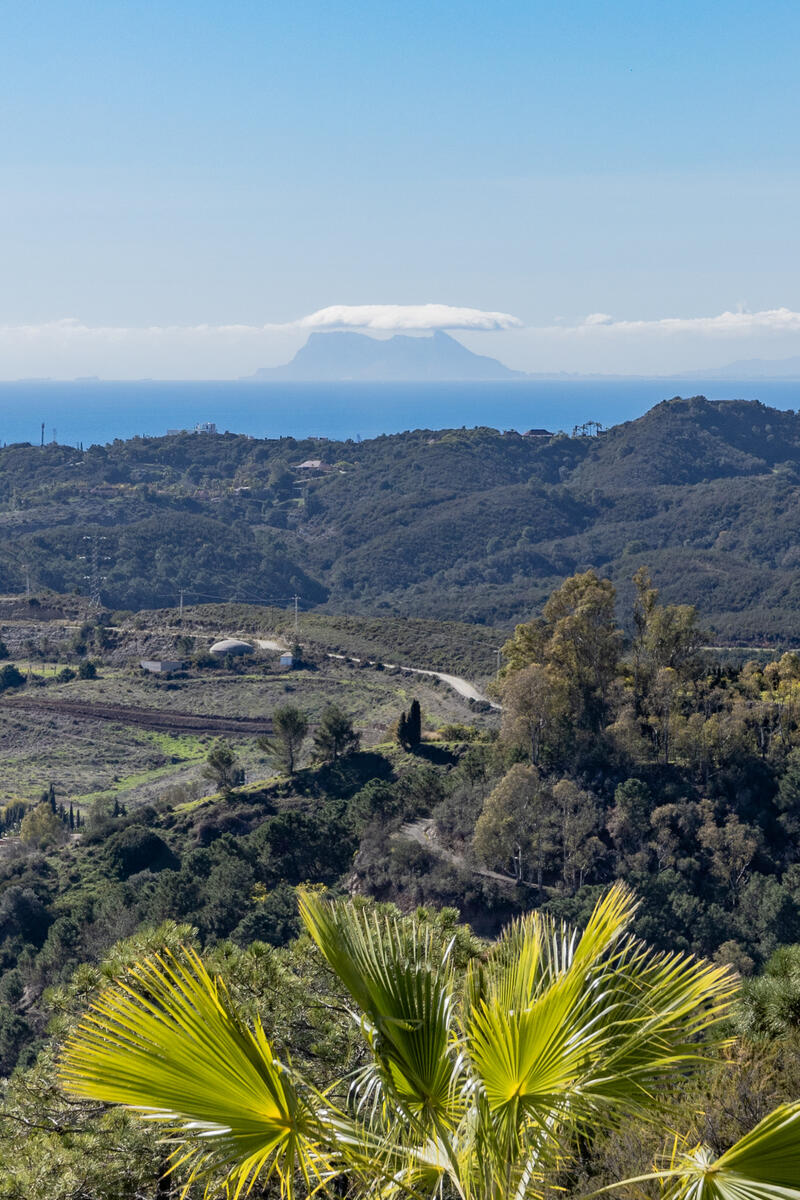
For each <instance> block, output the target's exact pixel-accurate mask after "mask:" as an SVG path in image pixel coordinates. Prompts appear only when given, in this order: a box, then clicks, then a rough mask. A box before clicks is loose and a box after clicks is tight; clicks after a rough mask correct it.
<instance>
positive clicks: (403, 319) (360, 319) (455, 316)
mask: <svg viewBox="0 0 800 1200" xmlns="http://www.w3.org/2000/svg"><path fill="white" fill-rule="evenodd" d="M297 325H298V326H299V327H300V328H301V329H372V330H375V331H380V332H392V333H396V332H399V331H404V330H434V329H471V330H498V329H521V328H522V321H520V320H519V319H518V318H517V317H512V316H511V314H510V313H502V312H483V311H482V310H481V309H479V308H455V307H453V305H450V304H332V305H331V306H330V307H329V308H321V309H319V310H318V311H317V312H315V313H311V315H310V316H308V317H301V318H300V320H299V321H297Z"/></svg>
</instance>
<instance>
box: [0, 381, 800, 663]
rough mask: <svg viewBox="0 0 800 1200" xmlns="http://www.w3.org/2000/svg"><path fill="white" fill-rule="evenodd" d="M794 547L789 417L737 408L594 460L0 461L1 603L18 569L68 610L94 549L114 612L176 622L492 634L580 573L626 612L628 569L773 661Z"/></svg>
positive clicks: (796, 501) (248, 442) (536, 450)
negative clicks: (313, 621)
mask: <svg viewBox="0 0 800 1200" xmlns="http://www.w3.org/2000/svg"><path fill="white" fill-rule="evenodd" d="M531 423H532V424H535V423H536V419H535V413H531ZM309 463H310V464H312V465H310V466H309V465H304V464H309ZM313 464H319V465H313ZM95 535H97V536H98V538H99V537H101V536H102V537H103V538H104V539H105V540H104V541H102V542H99V541H98V542H97V543H94V542H92V541H87V538H93V537H94V536H95ZM798 541H800V416H798V415H797V414H795V413H793V412H791V411H789V412H779V411H777V410H774V409H769V408H766V407H764V406H763V405H761V404H759V403H758V402H745V401H731V402H709V401H707V400H705V399H703V398H702V397H698V398H694V399H691V400H680V399H676V400H671V401H666V402H664V403H663V404H659V405H658V406H657V407H656V408H654V409H652V410H651V411H650V412H649V413H647V414H646V415H645V416H643V417H642V418H640V419H639V420H637V421H633V422H629V423H627V424H624V425H620V426H617V427H615V428H614V429H611V430H609V431H607V432H606V433H604V434H602V435H601V436H600V437H596V438H590V437H574V438H573V437H567V436H565V435H559V436H555V437H552V438H532V437H524V436H522V435H520V434H518V433H501V432H498V431H497V430H493V429H485V428H479V429H472V430H468V429H460V430H444V431H430V430H416V431H414V432H409V433H404V434H398V435H393V436H387V437H380V438H376V439H374V440H372V441H368V442H361V443H356V442H332V441H326V440H306V441H302V442H298V441H295V440H294V439H292V438H282V439H278V440H271V441H269V440H264V441H262V440H257V439H253V438H248V437H242V436H235V435H233V434H225V435H220V436H204V435H191V434H181V435H178V436H173V437H165V438H152V439H150V438H135V439H133V440H131V441H127V442H121V441H115V442H114V443H112V444H111V445H108V446H92V447H90V448H88V449H87V450H86V451H85V452H83V451H80V450H76V449H74V448H70V447H64V446H56V445H49V446H44V447H41V448H40V447H32V446H28V445H18V446H8V447H6V448H4V449H3V450H2V451H0V571H2V576H3V588H2V590H4V591H21V590H22V589H23V588H24V586H25V578H26V577H25V564H27V566H28V570H29V572H30V578H31V583H32V587H33V588H34V589H36V588H40V587H50V588H53V589H55V590H57V591H61V592H64V591H71V590H73V589H81V590H86V589H87V587H88V586H89V582H90V581H89V580H87V575H90V574H91V564H90V561H89V560H90V557H91V552H92V551H93V549H94V550H96V552H97V556H98V566H97V570H96V572H95V574H96V575H97V576H98V580H99V583H100V589H101V594H102V598H103V601H104V603H106V604H107V605H108V606H110V607H112V608H116V609H137V608H140V607H158V606H165V605H172V604H174V603H175V602H176V600H177V597H178V591H179V589H180V588H185V589H186V595H187V597H188V599H190V600H191V601H192V602H195V603H197V602H201V601H203V600H206V599H225V600H229V599H241V600H258V601H262V602H264V603H269V602H272V601H278V602H279V603H281V604H282V603H285V602H286V601H288V598H289V597H291V596H293V595H295V594H298V595H299V596H300V597H301V601H302V604H303V607H306V608H308V607H312V606H316V605H326V606H327V608H328V609H329V610H331V611H334V612H342V613H354V612H361V613H376V614H380V613H383V614H391V613H396V614H400V615H411V616H418V617H438V618H447V619H452V620H462V621H464V620H466V621H472V622H480V623H486V624H490V625H501V626H502V625H509V624H510V623H511V622H512V621H514V620H518V619H522V618H525V617H527V616H529V615H530V613H531V612H532V611H534V610H536V608H537V607H538V606H539V605H540V604H541V603H542V602H543V600H544V598H545V596H546V595H547V594H548V592H549V591H551V590H552V588H553V587H555V586H557V584H558V582H559V581H560V580H561V579H563V578H564V577H565V576H567V575H569V574H571V573H573V572H575V571H579V570H585V569H587V568H588V567H590V566H591V567H595V568H596V569H598V570H599V571H600V572H601V573H602V574H604V575H607V576H608V577H609V578H611V579H612V580H613V581H614V582H615V583H616V584H618V585H619V586H620V589H621V594H622V596H623V598H630V584H629V582H628V581H629V580H630V577H631V576H632V575H633V573H634V571H635V570H636V568H637V567H638V566H639V565H641V563H643V562H646V563H647V564H648V565H649V567H650V569H651V571H652V573H653V577H654V581H655V582H656V584H657V585H658V586H659V587H660V588H661V591H662V594H663V596H664V598H665V599H667V600H669V601H677V600H681V601H684V602H687V603H693V604H696V605H697V607H698V609H699V611H700V614H701V617H702V618H703V620H704V621H705V622H706V624H707V626H708V627H709V628H710V629H711V630H712V631H713V632H714V633H715V635H716V636H717V638H718V639H719V640H720V641H723V642H730V641H743V642H748V643H751V644H758V643H760V642H762V641H763V642H765V643H780V642H787V641H791V640H793V639H794V638H795V637H796V629H797V622H798V616H800V584H798V582H797V566H798V563H799V562H800V548H798Z"/></svg>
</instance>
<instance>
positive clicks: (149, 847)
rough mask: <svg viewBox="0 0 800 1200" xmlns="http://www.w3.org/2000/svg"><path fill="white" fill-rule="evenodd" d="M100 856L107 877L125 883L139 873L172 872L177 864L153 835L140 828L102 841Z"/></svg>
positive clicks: (163, 844) (161, 842) (112, 835)
mask: <svg viewBox="0 0 800 1200" xmlns="http://www.w3.org/2000/svg"><path fill="white" fill-rule="evenodd" d="M103 855H104V858H105V860H106V863H107V864H108V870H109V873H110V874H111V875H114V876H115V877H116V878H117V879H127V878H128V876H129V875H135V874H137V873H138V872H139V871H144V870H150V871H164V870H166V869H167V868H170V869H175V868H176V867H177V865H178V860H177V858H176V857H175V855H174V854H173V853H172V851H171V850H170V848H169V846H168V845H167V843H166V842H165V841H163V839H162V838H160V837H159V836H158V834H157V833H153V831H152V830H151V829H145V828H144V826H142V825H129V826H128V828H127V829H121V830H120V831H119V832H118V833H112V834H111V836H110V837H109V838H108V840H107V841H106V844H105V847H104V850H103Z"/></svg>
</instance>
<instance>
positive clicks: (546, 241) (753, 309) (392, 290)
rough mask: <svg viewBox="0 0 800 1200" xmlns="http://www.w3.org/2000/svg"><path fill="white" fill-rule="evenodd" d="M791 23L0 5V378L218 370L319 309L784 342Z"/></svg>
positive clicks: (543, 360) (752, 14) (276, 344)
mask: <svg viewBox="0 0 800 1200" xmlns="http://www.w3.org/2000/svg"><path fill="white" fill-rule="evenodd" d="M798 45H800V6H798V5H796V4H794V3H793V4H789V3H775V2H770V0H767V2H766V3H763V4H761V5H760V6H756V5H755V4H753V3H752V2H750V3H727V4H718V3H709V2H702V0H701V2H700V3H697V2H695V3H693V4H688V3H682V2H678V3H676V2H674V0H671V2H670V3H669V4H661V5H650V4H642V3H641V2H640V3H637V4H633V3H618V2H614V3H605V4H604V3H593V4H589V3H572V4H570V3H562V4H558V5H556V4H542V3H536V2H531V0H528V2H527V3H521V2H516V0H495V2H494V3H492V4H487V3H482V4H477V3H473V2H471V0H462V2H461V3H458V4H454V3H443V2H437V0H429V2H428V3H425V4H421V3H403V4H400V3H383V2H381V0H377V2H376V3H373V4H371V5H367V4H343V3H335V2H330V3H327V4H322V3H306V2H304V0H293V3H291V4H290V3H280V4H279V3H273V2H270V0H261V2H260V3H241V2H237V0H229V2H228V3H225V4H222V3H216V4H212V3H207V2H203V0H196V2H195V3H192V4H188V3H184V2H183V0H169V2H168V3H164V2H163V0H162V2H161V3H158V4H157V3H151V2H149V0H146V2H139V3H134V2H132V0H115V2H113V3H109V2H108V0H104V2H103V3H97V2H92V3H77V2H73V0H9V2H8V3H6V5H5V6H4V9H3V23H2V33H1V34H0V278H2V283H3V286H2V289H0V376H2V377H5V378H8V377H16V376H19V375H48V374H53V375H65V376H71V375H75V374H86V373H97V374H101V375H106V376H119V377H122V376H126V375H128V376H129V375H134V376H136V375H155V374H158V375H162V376H164V377H167V376H183V377H191V376H200V377H202V376H212V377H213V376H228V375H234V376H235V375H238V374H244V373H247V371H249V370H251V369H253V368H254V367H255V366H258V365H261V364H266V363H270V362H279V361H282V360H283V359H285V358H286V356H287V354H288V353H290V352H291V351H292V350H293V348H295V347H296V346H297V345H299V344H300V343H301V342H302V341H303V340H304V337H305V336H306V333H305V331H304V330H303V329H302V328H300V327H298V326H296V325H295V324H294V322H296V321H298V319H300V318H303V317H307V316H308V314H310V313H313V312H315V311H316V310H318V309H321V308H323V307H326V306H328V305H371V304H386V305H423V304H429V303H437V304H446V305H454V306H468V307H472V308H476V309H480V310H490V311H492V312H500V313H508V314H511V315H513V316H514V317H515V318H517V319H518V321H519V322H520V323H521V328H515V329H502V330H499V331H496V332H491V333H470V332H461V333H459V334H458V336H460V337H463V339H464V340H465V342H466V343H467V344H469V345H470V346H471V347H472V348H474V349H478V350H480V351H482V352H484V353H493V354H497V355H498V356H500V357H502V358H504V359H505V360H506V361H508V362H510V363H511V364H512V365H514V366H518V367H523V368H525V369H529V370H553V369H563V370H615V371H617V370H623V371H624V370H630V371H649V370H653V371H662V370H670V369H674V370H680V369H684V368H689V367H692V366H704V365H715V364H717V363H721V362H726V361H730V360H731V359H735V358H740V357H749V356H751V355H763V356H764V357H781V356H784V355H789V354H798V353H800V317H799V316H797V314H798V313H800V272H799V271H798V249H799V248H800V247H799V243H800V233H798V221H797V214H798V212H800V164H799V162H798V137H799V136H800V135H799V134H798V122H797V112H798V100H799V99H800V96H799V95H798V93H799V92H800V80H799V78H798V72H797V66H796V60H797V49H798ZM737 309H740V310H742V312H743V314H745V315H746V314H755V318H754V319H753V320H749V319H741V318H740V319H738V320H734V321H724V320H723V321H721V322H720V321H719V320H717V323H716V324H715V323H714V320H715V319H718V318H719V317H720V314H723V313H726V312H735V311H736V310H737ZM782 309H785V310H787V311H788V314H789V316H786V315H784V316H780V317H774V318H773V317H770V315H769V314H772V313H774V312H775V310H782ZM598 313H600V314H605V316H604V317H603V319H602V320H600V319H596V320H594V321H593V322H590V324H589V325H587V324H586V318H587V317H588V316H589V315H590V314H598ZM608 318H610V320H609V319H608ZM664 318H676V319H677V321H678V323H677V324H676V325H671V326H664V324H663V320H664ZM65 319H70V323H69V324H63V322H64V321H65ZM232 327H237V328H232ZM239 327H241V328H239Z"/></svg>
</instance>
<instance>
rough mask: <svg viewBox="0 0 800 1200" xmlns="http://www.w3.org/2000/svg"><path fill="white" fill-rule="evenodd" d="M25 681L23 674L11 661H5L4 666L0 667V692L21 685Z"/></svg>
mask: <svg viewBox="0 0 800 1200" xmlns="http://www.w3.org/2000/svg"><path fill="white" fill-rule="evenodd" d="M24 682H25V676H24V675H22V674H21V673H20V672H19V671H18V670H17V668H16V667H15V666H14V664H13V663H6V665H5V666H4V667H0V692H4V691H5V690H6V689H7V688H15V687H21V686H22V684H23V683H24Z"/></svg>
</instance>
